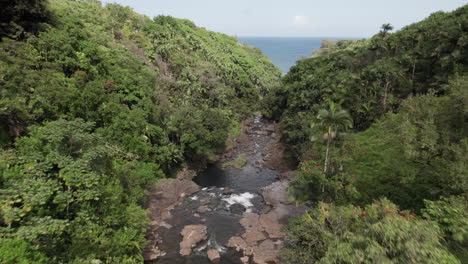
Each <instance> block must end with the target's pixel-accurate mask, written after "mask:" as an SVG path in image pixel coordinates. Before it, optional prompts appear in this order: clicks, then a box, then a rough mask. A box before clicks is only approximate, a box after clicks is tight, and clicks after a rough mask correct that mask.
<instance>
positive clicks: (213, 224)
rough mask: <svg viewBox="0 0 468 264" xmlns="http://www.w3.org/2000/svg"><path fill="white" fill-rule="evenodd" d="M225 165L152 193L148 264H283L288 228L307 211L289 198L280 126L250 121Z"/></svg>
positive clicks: (166, 184) (160, 186)
mask: <svg viewBox="0 0 468 264" xmlns="http://www.w3.org/2000/svg"><path fill="white" fill-rule="evenodd" d="M230 140H231V144H229V145H231V148H230V149H229V150H228V151H226V153H225V154H224V155H223V157H222V159H221V160H220V161H219V162H218V163H216V164H212V165H210V166H208V168H207V169H206V170H205V171H203V172H202V173H199V174H198V175H197V176H196V177H195V178H194V179H193V181H194V182H195V183H196V184H195V183H194V182H192V181H188V180H182V179H179V180H167V181H165V182H161V183H158V186H156V187H154V189H150V190H149V191H148V196H149V205H148V208H149V210H150V219H151V220H152V223H153V226H152V228H151V229H150V231H149V233H148V236H147V238H148V239H150V240H151V241H152V243H151V245H150V246H149V247H148V248H147V249H146V251H145V254H144V255H145V259H146V260H147V261H146V263H157V264H188V263H199V264H205V263H206V264H210V263H225V264H234V263H235V264H242V263H257V264H261V263H279V251H280V249H281V246H282V243H283V236H284V235H283V234H282V231H281V228H282V227H283V226H284V225H285V224H286V223H287V221H288V219H289V218H290V217H291V216H292V215H299V214H301V213H302V212H303V211H304V208H302V207H296V206H295V205H294V203H293V202H290V201H288V200H287V198H286V188H287V179H284V177H283V176H284V175H288V173H284V172H286V171H288V166H287V165H286V164H285V162H284V159H283V156H282V154H283V153H284V148H283V146H282V144H281V143H280V141H279V135H278V129H277V127H276V125H275V124H273V123H272V122H269V121H267V120H264V119H263V118H262V116H260V115H253V116H251V117H250V118H247V119H246V120H245V121H244V122H243V125H242V133H241V135H240V136H237V137H234V138H231V139H230Z"/></svg>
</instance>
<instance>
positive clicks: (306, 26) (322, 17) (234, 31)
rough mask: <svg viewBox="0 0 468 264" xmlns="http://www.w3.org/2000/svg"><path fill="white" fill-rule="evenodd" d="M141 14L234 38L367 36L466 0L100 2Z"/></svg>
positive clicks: (110, 0)
mask: <svg viewBox="0 0 468 264" xmlns="http://www.w3.org/2000/svg"><path fill="white" fill-rule="evenodd" d="M103 2H105V3H119V4H122V5H126V6H130V7H132V8H133V9H134V10H135V11H137V12H138V13H141V14H145V15H148V16H150V17H154V16H157V15H160V14H164V15H171V16H174V17H178V18H188V19H190V20H192V21H194V22H195V23H196V24H197V25H198V26H201V27H205V28H207V29H209V30H213V31H217V32H222V33H225V34H228V35H237V36H285V37H291V36H303V37H369V36H372V35H373V34H375V33H377V32H378V31H379V28H380V26H381V25H382V24H384V23H390V24H392V25H393V26H394V27H395V29H399V28H401V27H403V26H405V25H408V24H411V23H414V22H417V21H420V20H422V19H423V18H425V17H427V16H428V15H429V14H431V13H433V12H435V11H439V10H442V11H451V10H454V9H456V8H458V7H461V6H462V5H464V4H466V3H467V1H466V0H392V1H388V0H288V1H285V0H163V1H155V0H103Z"/></svg>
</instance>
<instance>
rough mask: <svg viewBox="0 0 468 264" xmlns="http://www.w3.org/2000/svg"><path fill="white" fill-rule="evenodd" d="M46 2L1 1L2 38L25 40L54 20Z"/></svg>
mask: <svg viewBox="0 0 468 264" xmlns="http://www.w3.org/2000/svg"><path fill="white" fill-rule="evenodd" d="M46 5H47V1H46V0H15V1H9V0H0V6H1V7H2V8H1V9H0V38H2V37H8V38H14V39H21V38H25V37H26V36H28V35H29V34H31V33H36V32H37V31H39V30H40V29H41V27H42V26H43V24H44V23H46V22H50V21H51V20H52V14H51V12H50V11H49V10H48V9H47V7H46Z"/></svg>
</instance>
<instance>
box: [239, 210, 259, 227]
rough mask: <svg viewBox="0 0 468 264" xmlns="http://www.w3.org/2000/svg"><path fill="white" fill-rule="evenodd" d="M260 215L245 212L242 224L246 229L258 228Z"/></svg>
mask: <svg viewBox="0 0 468 264" xmlns="http://www.w3.org/2000/svg"><path fill="white" fill-rule="evenodd" d="M259 223H260V222H259V215H258V214H256V213H252V212H245V213H244V214H243V215H242V219H241V220H240V224H241V225H242V226H243V227H244V228H245V229H247V228H249V227H253V226H258V225H259Z"/></svg>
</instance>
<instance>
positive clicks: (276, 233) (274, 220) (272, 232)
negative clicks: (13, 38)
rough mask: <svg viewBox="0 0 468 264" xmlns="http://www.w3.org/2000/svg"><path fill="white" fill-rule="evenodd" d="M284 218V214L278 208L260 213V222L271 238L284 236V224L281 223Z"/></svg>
mask: <svg viewBox="0 0 468 264" xmlns="http://www.w3.org/2000/svg"><path fill="white" fill-rule="evenodd" d="M282 218H283V215H282V214H281V213H279V212H278V211H277V210H273V211H270V212H269V213H268V214H263V215H260V224H261V225H262V227H263V228H264V229H265V231H266V232H267V233H268V236H269V237H270V238H282V237H284V234H283V232H281V228H282V227H283V224H281V219H282Z"/></svg>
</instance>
